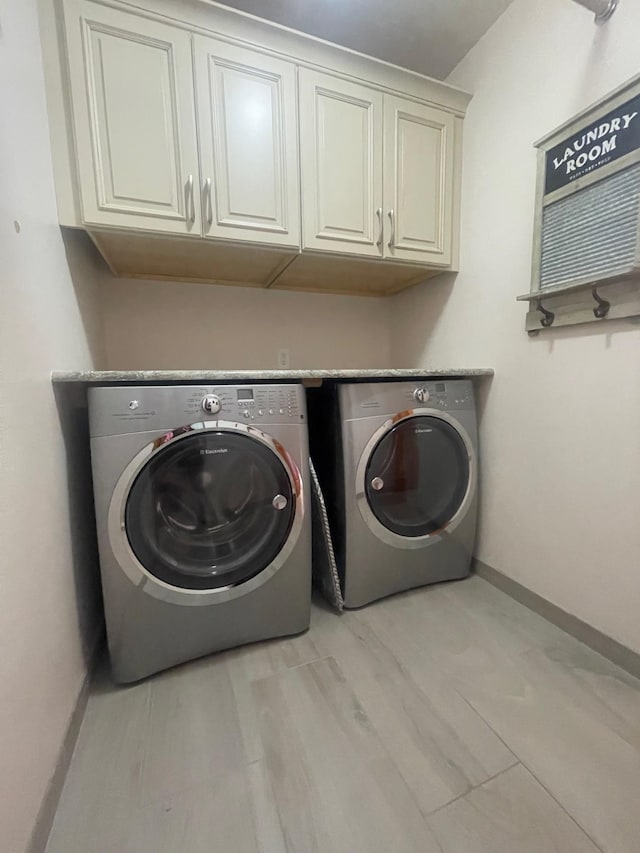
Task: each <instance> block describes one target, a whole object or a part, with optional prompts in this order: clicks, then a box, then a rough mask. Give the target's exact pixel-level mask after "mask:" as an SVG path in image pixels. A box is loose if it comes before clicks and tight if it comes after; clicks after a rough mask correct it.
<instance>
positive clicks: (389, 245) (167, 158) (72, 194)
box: [40, 0, 469, 293]
mask: <svg viewBox="0 0 640 853" xmlns="http://www.w3.org/2000/svg"><path fill="white" fill-rule="evenodd" d="M60 10H62V12H63V15H64V23H63V27H60V26H59V18H58V17H57V15H59V12H60ZM40 15H41V19H42V20H41V32H42V43H43V51H44V58H45V66H46V71H47V74H46V84H47V97H48V108H49V114H50V128H51V138H52V156H53V160H54V171H55V179H56V189H57V194H58V210H59V218H60V223H61V224H63V225H69V226H73V227H84V228H86V229H87V231H89V232H90V234H91V236H92V238H93V241H94V243H95V244H96V246H97V247H98V248H99V250H100V251H101V252H102V254H103V256H104V258H105V259H106V261H107V263H108V264H109V266H110V268H111V269H112V271H114V273H115V274H117V275H135V276H138V277H147V278H158V277H162V276H165V277H168V278H171V279H184V280H188V281H199V282H205V281H211V282H217V283H238V284H254V285H258V286H261V287H272V286H276V287H278V286H282V287H289V288H295V289H307V290H319V291H322V290H328V291H334V292H358V293H363V292H376V293H392V292H396V291H397V290H399V289H401V288H402V287H405V286H409V285H411V284H413V283H415V282H416V281H422V280H424V279H425V278H428V277H429V276H431V275H435V274H437V273H438V272H440V271H442V270H444V269H454V268H456V265H457V259H458V254H459V249H458V228H459V222H458V220H459V199H460V160H461V145H462V135H461V134H462V119H463V117H464V114H465V109H466V106H467V103H468V100H469V96H467V95H466V94H465V93H464V92H461V91H460V90H457V89H453V88H451V87H450V86H447V85H446V84H444V83H441V82H439V81H436V80H429V79H428V78H426V77H421V76H420V75H417V74H414V73H413V72H408V71H403V70H402V69H400V68H396V67H394V66H390V65H387V64H386V63H382V62H379V61H377V60H375V59H373V58H371V57H366V56H362V55H360V54H355V53H352V52H350V51H345V50H344V49H342V48H340V47H338V46H336V45H330V44H328V43H325V42H318V41H317V40H315V39H310V38H308V37H306V36H304V35H302V34H300V33H295V32H293V31H291V30H286V29H283V28H279V27H274V26H273V25H271V24H269V23H267V22H263V21H260V20H259V19H255V18H251V17H247V16H245V15H241V14H239V13H237V12H235V11H233V10H232V9H229V8H226V7H224V6H222V5H219V4H217V3H213V4H210V3H200V2H194V3H176V2H175V0H56V2H55V3H52V2H50V0H43V2H42V3H40ZM59 31H61V32H59ZM59 36H64V37H59ZM331 256H333V257H331Z"/></svg>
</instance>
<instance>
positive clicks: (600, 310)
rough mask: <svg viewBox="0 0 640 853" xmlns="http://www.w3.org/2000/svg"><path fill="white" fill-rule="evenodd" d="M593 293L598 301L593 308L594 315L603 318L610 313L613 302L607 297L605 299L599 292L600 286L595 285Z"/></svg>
mask: <svg viewBox="0 0 640 853" xmlns="http://www.w3.org/2000/svg"><path fill="white" fill-rule="evenodd" d="M591 295H592V296H593V298H594V299H595V300H596V302H597V303H598V304H597V305H596V307H595V308H594V309H593V316H594V317H597V318H598V319H599V320H601V319H602V318H603V317H606V316H607V314H608V313H609V308H611V303H610V302H608V301H607V300H606V299H603V298H602V296H600V294H599V293H598V288H597V287H594V288H593V290H592V291H591Z"/></svg>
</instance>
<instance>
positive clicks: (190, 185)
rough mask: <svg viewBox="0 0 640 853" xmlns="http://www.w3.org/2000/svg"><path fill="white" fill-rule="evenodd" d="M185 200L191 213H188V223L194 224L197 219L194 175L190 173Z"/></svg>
mask: <svg viewBox="0 0 640 853" xmlns="http://www.w3.org/2000/svg"><path fill="white" fill-rule="evenodd" d="M185 200H186V207H187V210H188V211H189V213H188V214H187V225H193V223H194V222H195V221H196V203H195V201H194V198H193V175H189V177H188V178H187V185H186V187H185Z"/></svg>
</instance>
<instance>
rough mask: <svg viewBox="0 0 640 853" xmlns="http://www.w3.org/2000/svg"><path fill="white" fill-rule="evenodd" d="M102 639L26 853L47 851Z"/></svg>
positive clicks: (41, 805) (80, 693)
mask: <svg viewBox="0 0 640 853" xmlns="http://www.w3.org/2000/svg"><path fill="white" fill-rule="evenodd" d="M103 637H104V635H103V632H102V631H100V633H99V636H98V637H97V639H96V642H95V643H94V649H93V653H92V654H91V656H90V659H89V664H88V667H87V672H86V675H85V677H84V681H83V682H82V687H81V688H80V692H79V693H78V698H77V699H76V704H75V705H74V708H73V710H72V712H71V716H70V717H69V724H68V725H67V731H66V733H65V736H64V739H63V741H62V746H61V747H60V752H59V753H58V760H57V762H56V766H55V769H54V771H53V774H52V776H51V779H50V780H49V784H48V785H47V790H46V791H45V795H44V797H43V798H42V803H41V804H40V809H39V811H38V817H37V818H36V822H35V824H34V827H33V832H32V833H31V838H30V840H29V844H28V846H27V850H26V853H44V851H45V849H46V846H47V841H48V840H49V833H50V832H51V827H52V826H53V819H54V817H55V815H56V811H57V809H58V803H59V802H60V795H61V794H62V788H63V787H64V782H65V779H66V777H67V771H68V770H69V765H70V764H71V757H72V756H73V750H74V749H75V746H76V741H77V740H78V734H79V733H80V726H81V725H82V720H83V719H84V713H85V711H86V708H87V701H88V699H89V689H90V687H91V680H92V678H93V673H94V670H95V667H96V663H97V661H98V658H99V655H100V651H101V649H102V645H103Z"/></svg>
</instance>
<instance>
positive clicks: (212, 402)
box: [201, 394, 222, 415]
mask: <svg viewBox="0 0 640 853" xmlns="http://www.w3.org/2000/svg"><path fill="white" fill-rule="evenodd" d="M201 405H202V408H203V409H204V411H205V412H206V413H207V414H208V415H217V414H218V412H219V411H220V409H221V408H222V403H221V402H220V397H217V396H216V395H215V394H206V395H205V396H204V397H203V398H202V404H201Z"/></svg>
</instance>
